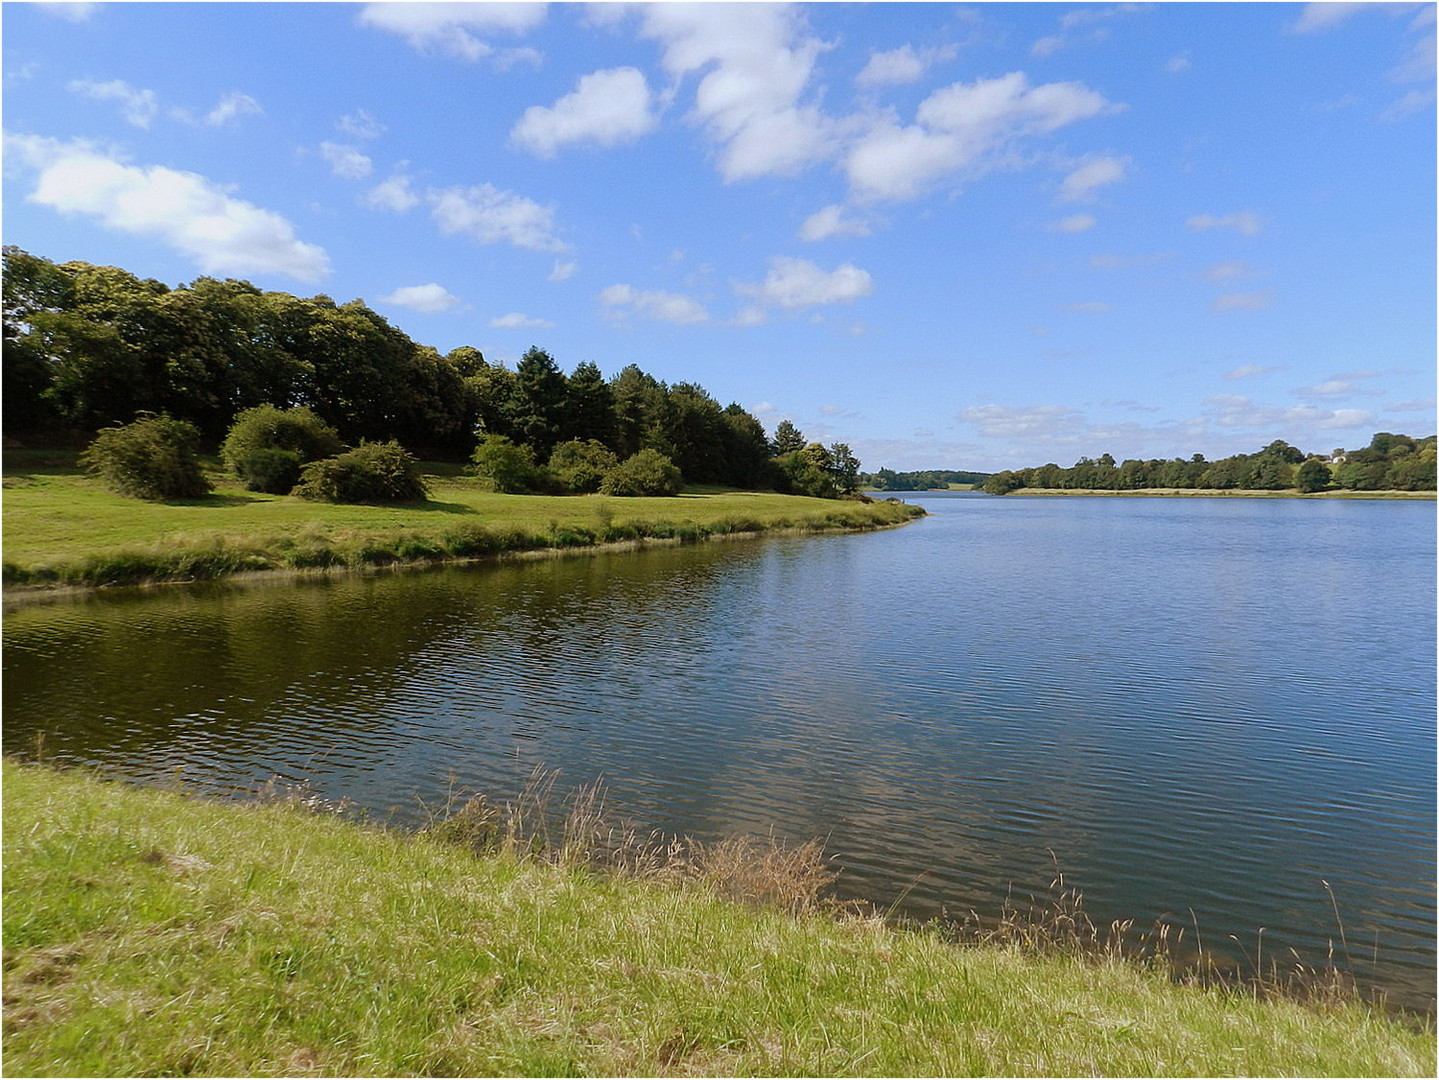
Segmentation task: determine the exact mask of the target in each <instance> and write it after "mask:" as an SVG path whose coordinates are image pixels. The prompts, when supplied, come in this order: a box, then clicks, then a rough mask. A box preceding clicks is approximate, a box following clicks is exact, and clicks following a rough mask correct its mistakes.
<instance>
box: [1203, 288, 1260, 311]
mask: <svg viewBox="0 0 1439 1080" xmlns="http://www.w3.org/2000/svg"><path fill="white" fill-rule="evenodd" d="M1273 306H1274V290H1273V289H1261V290H1259V291H1258V292H1247V293H1225V294H1224V295H1223V296H1218V297H1215V299H1214V302H1213V303H1211V304H1210V305H1209V310H1210V311H1215V312H1220V311H1263V310H1264V309H1265V308H1267V307H1273Z"/></svg>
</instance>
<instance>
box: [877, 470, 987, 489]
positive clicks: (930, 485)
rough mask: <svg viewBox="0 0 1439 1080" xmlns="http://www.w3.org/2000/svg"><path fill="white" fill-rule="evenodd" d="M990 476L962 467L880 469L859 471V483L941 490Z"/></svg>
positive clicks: (894, 487) (981, 480)
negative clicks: (901, 470)
mask: <svg viewBox="0 0 1439 1080" xmlns="http://www.w3.org/2000/svg"><path fill="white" fill-rule="evenodd" d="M989 477H990V474H989V473H986V472H966V471H965V470H963V469H920V470H917V471H915V472H895V471H894V470H893V469H880V470H879V472H873V473H861V474H860V478H859V479H860V485H861V486H862V487H864V488H867V489H868V490H870V491H935V490H939V491H943V490H944V489H945V488H947V487H949V485H950V484H982V483H984V482H985V481H986V480H988V479H989Z"/></svg>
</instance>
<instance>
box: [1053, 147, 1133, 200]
mask: <svg viewBox="0 0 1439 1080" xmlns="http://www.w3.org/2000/svg"><path fill="white" fill-rule="evenodd" d="M1128 165H1129V159H1128V158H1116V157H1102V158H1094V159H1092V160H1090V161H1086V162H1085V163H1084V164H1083V165H1081V166H1080V167H1079V168H1077V169H1075V170H1074V171H1073V172H1072V173H1070V174H1069V175H1068V176H1066V177H1065V178H1064V183H1063V184H1062V185H1061V186H1060V190H1059V199H1060V201H1061V202H1077V201H1079V200H1081V199H1087V198H1089V197H1090V193H1091V192H1092V191H1094V189H1095V188H1098V187H1103V186H1104V185H1105V184H1113V183H1115V182H1117V181H1119V180H1123V179H1124V170H1125V168H1126V167H1127V166H1128Z"/></svg>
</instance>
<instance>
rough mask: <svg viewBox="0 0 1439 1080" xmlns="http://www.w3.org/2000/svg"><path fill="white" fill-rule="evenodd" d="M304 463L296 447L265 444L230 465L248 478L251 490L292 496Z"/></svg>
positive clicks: (245, 479)
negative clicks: (291, 448) (288, 447)
mask: <svg viewBox="0 0 1439 1080" xmlns="http://www.w3.org/2000/svg"><path fill="white" fill-rule="evenodd" d="M303 465H304V462H303V461H301V460H300V455H299V454H297V453H295V451H293V450H281V449H280V448H279V447H278V446H262V447H260V448H259V449H258V450H251V451H249V452H248V453H246V454H245V455H244V456H243V457H240V458H237V459H235V460H234V461H232V462H231V465H230V467H231V468H233V469H234V470H235V472H236V473H238V474H239V477H240V479H241V480H243V481H245V488H246V490H248V491H264V492H268V493H269V494H271V495H288V494H289V493H290V491H291V489H293V488H294V486H295V485H296V484H298V483H299V482H300V468H301V467H302V466H303Z"/></svg>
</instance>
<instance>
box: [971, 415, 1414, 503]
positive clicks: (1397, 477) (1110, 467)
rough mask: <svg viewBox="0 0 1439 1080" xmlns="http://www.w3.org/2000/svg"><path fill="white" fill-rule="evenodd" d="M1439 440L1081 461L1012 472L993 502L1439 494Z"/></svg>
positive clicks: (990, 484) (1381, 436)
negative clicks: (1105, 494) (1134, 495)
mask: <svg viewBox="0 0 1439 1080" xmlns="http://www.w3.org/2000/svg"><path fill="white" fill-rule="evenodd" d="M1434 466H1435V437H1434V436H1433V435H1430V436H1429V437H1427V438H1424V439H1413V438H1410V437H1409V436H1407V435H1395V434H1392V433H1390V432H1387V431H1381V432H1378V433H1377V434H1376V435H1375V436H1374V438H1373V439H1372V440H1371V441H1370V443H1369V445H1368V446H1367V447H1365V448H1364V449H1362V450H1348V451H1346V450H1344V449H1342V448H1341V449H1337V450H1335V451H1334V452H1333V453H1332V454H1330V455H1329V456H1328V457H1320V456H1318V455H1313V454H1305V453H1304V452H1303V451H1301V450H1298V449H1296V448H1295V447H1293V446H1291V445H1289V443H1287V442H1284V441H1283V440H1281V439H1276V440H1275V441H1274V442H1272V443H1270V444H1269V445H1268V446H1266V447H1264V449H1262V450H1259V451H1257V452H1255V453H1253V454H1235V455H1233V456H1232V457H1227V458H1221V459H1219V460H1218V461H1206V460H1205V459H1204V455H1203V454H1195V455H1194V456H1193V457H1191V458H1189V459H1188V460H1187V461H1186V460H1185V459H1183V458H1174V459H1172V460H1169V461H1161V460H1158V459H1152V460H1149V461H1140V460H1137V459H1134V458H1131V459H1129V460H1127V461H1123V462H1116V461H1115V460H1114V458H1113V457H1111V456H1110V455H1109V454H1104V455H1102V456H1101V457H1099V458H1098V459H1092V458H1087V457H1085V458H1080V460H1079V461H1078V462H1076V463H1075V464H1074V465H1072V466H1071V467H1070V468H1068V469H1062V468H1060V467H1059V466H1058V465H1055V464H1053V463H1051V464H1048V465H1040V466H1038V467H1036V468H1031V469H1016V470H1008V469H1007V470H1005V471H1003V472H998V473H995V474H994V475H992V476H990V477H989V478H988V479H987V480H985V482H984V488H983V489H984V490H985V491H986V492H988V493H989V494H991V495H1005V494H1008V493H1009V492H1011V491H1018V490H1020V489H1022V488H1051V489H1058V490H1080V491H1139V490H1143V489H1146V488H1212V489H1218V490H1231V489H1234V490H1250V491H1285V490H1297V491H1300V492H1305V493H1309V492H1318V491H1327V490H1331V489H1334V488H1339V489H1343V490H1347V491H1433V490H1435V467H1434Z"/></svg>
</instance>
